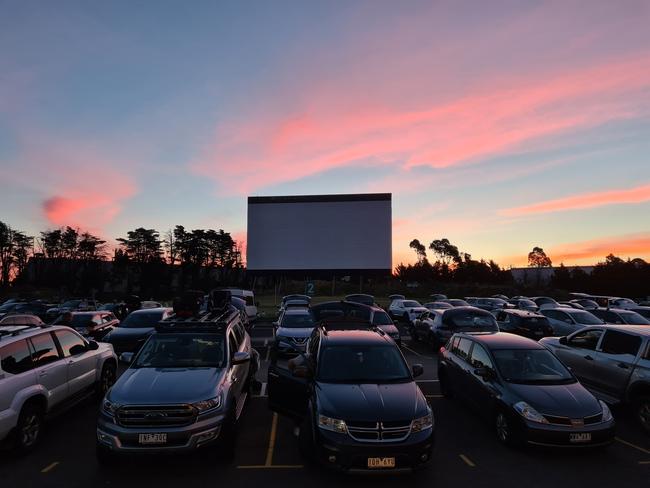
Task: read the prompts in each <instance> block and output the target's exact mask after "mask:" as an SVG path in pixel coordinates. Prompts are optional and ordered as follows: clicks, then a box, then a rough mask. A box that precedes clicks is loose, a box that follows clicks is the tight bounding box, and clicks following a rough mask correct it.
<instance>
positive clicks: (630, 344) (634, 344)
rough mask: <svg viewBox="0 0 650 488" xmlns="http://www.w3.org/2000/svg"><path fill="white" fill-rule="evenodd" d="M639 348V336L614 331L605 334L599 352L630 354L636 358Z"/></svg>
mask: <svg viewBox="0 0 650 488" xmlns="http://www.w3.org/2000/svg"><path fill="white" fill-rule="evenodd" d="M639 347H641V338H640V337H639V336H635V335H631V334H625V333H623V332H618V331H616V330H608V331H606V332H605V337H604V338H603V343H602V345H601V346H600V348H601V350H602V351H603V352H604V353H606V354H631V355H632V356H636V354H637V352H639Z"/></svg>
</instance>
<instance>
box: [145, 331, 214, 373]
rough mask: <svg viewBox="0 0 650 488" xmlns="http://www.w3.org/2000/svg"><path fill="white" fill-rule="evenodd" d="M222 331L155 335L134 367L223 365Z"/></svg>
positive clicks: (207, 366)
mask: <svg viewBox="0 0 650 488" xmlns="http://www.w3.org/2000/svg"><path fill="white" fill-rule="evenodd" d="M224 359H225V354H224V345H223V337H222V336H221V335H218V334H188V333H185V334H166V333H165V334H154V335H152V336H151V337H150V338H149V340H148V341H147V342H146V343H145V345H144V346H143V347H142V350H141V351H140V353H139V354H138V356H137V357H136V358H135V361H134V363H133V367H134V368H223V366H224Z"/></svg>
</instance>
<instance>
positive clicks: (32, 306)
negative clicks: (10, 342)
mask: <svg viewBox="0 0 650 488" xmlns="http://www.w3.org/2000/svg"><path fill="white" fill-rule="evenodd" d="M49 308H50V306H49V305H47V304H45V303H43V302H25V303H16V306H15V307H13V309H12V311H11V312H10V313H14V314H21V315H36V316H37V317H38V318H40V319H41V320H46V319H47V311H48V309H49Z"/></svg>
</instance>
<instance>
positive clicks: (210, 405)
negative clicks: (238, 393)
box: [192, 393, 221, 414]
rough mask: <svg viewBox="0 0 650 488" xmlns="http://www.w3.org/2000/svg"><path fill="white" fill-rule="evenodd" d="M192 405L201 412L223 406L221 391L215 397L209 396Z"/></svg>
mask: <svg viewBox="0 0 650 488" xmlns="http://www.w3.org/2000/svg"><path fill="white" fill-rule="evenodd" d="M192 406H193V407H194V408H196V409H197V410H198V411H199V414H202V413H205V412H208V411H210V410H216V409H217V408H219V407H221V393H220V394H218V395H217V396H216V397H214V398H209V399H207V400H203V401H200V402H196V403H193V404H192Z"/></svg>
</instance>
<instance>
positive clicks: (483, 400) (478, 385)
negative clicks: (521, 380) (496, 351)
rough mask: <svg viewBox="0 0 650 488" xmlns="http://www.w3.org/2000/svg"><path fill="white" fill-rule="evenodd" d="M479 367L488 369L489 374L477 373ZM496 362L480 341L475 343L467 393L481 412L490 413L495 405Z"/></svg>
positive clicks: (470, 360)
mask: <svg viewBox="0 0 650 488" xmlns="http://www.w3.org/2000/svg"><path fill="white" fill-rule="evenodd" d="M479 368H484V369H486V370H487V371H488V376H480V375H478V374H476V371H477V370H478V369H479ZM496 377H497V376H496V371H495V368H494V363H493V361H492V358H491V357H490V354H489V353H488V352H487V350H486V349H485V348H484V347H483V346H482V345H481V344H478V343H476V342H475V343H474V346H473V347H472V352H471V356H470V359H469V371H468V374H467V376H466V378H467V395H468V397H469V399H470V402H471V404H472V405H473V406H474V407H475V408H476V409H477V410H478V411H479V412H481V413H485V414H490V412H492V410H493V406H494V398H495V397H496V394H497V391H496V389H495V388H494V381H495V380H496Z"/></svg>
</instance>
